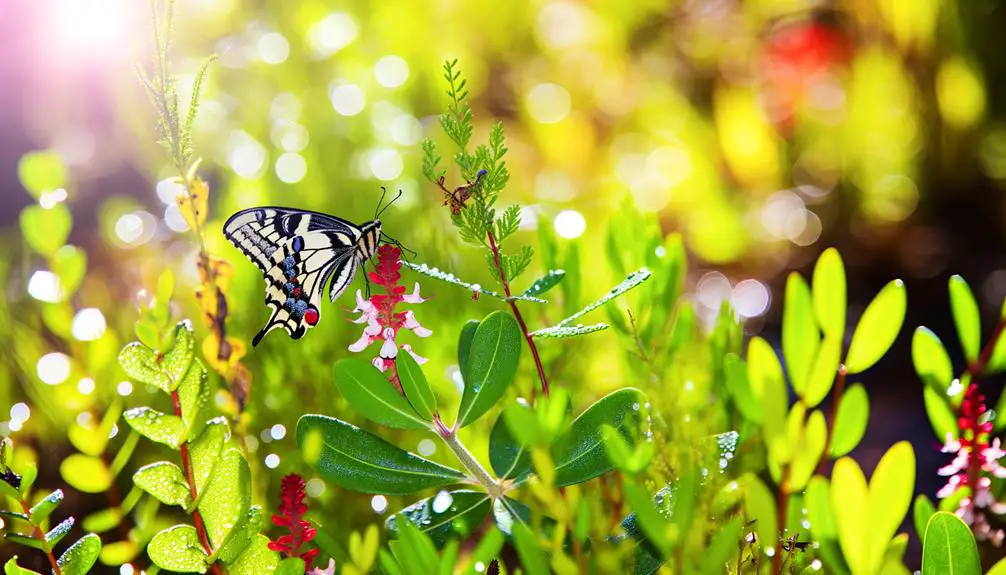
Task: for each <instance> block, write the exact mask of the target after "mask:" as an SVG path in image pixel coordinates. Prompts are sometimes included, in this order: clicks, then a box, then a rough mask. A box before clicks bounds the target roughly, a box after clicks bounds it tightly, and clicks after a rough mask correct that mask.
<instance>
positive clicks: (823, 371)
mask: <svg viewBox="0 0 1006 575" xmlns="http://www.w3.org/2000/svg"><path fill="white" fill-rule="evenodd" d="M841 358H842V340H840V339H838V338H835V337H831V336H825V338H824V340H823V341H822V342H821V346H820V347H819V348H818V349H817V357H816V358H814V364H813V365H812V366H811V372H810V377H809V381H808V382H807V392H806V393H805V394H804V402H805V403H806V404H807V407H815V406H817V405H818V404H819V403H821V402H822V401H824V398H825V397H827V396H828V393H829V392H830V391H831V388H832V386H833V385H834V384H835V377H836V376H837V375H838V363H839V361H840V360H841Z"/></svg>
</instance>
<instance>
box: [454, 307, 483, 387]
mask: <svg viewBox="0 0 1006 575" xmlns="http://www.w3.org/2000/svg"><path fill="white" fill-rule="evenodd" d="M478 327H479V322H478V320H474V319H471V320H468V322H467V323H465V325H464V327H462V328H461V335H460V336H458V369H460V370H461V375H462V377H464V374H466V373H468V356H469V355H471V351H472V340H473V339H475V330H476V329H478Z"/></svg>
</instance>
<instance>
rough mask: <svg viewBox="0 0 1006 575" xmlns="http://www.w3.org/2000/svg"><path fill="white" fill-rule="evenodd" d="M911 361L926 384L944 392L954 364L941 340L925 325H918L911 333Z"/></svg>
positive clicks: (952, 373)
mask: <svg viewBox="0 0 1006 575" xmlns="http://www.w3.org/2000/svg"><path fill="white" fill-rule="evenodd" d="M912 363H913V364H914V365H915V373H917V374H919V377H920V378H921V379H922V381H923V382H924V383H925V384H926V385H927V386H929V387H931V388H932V389H933V390H934V391H936V392H939V393H941V394H943V393H946V391H947V387H949V386H950V382H951V381H953V379H954V366H953V364H952V363H950V355H949V354H947V348H946V347H944V346H943V342H942V341H940V338H939V337H938V336H937V335H936V334H935V333H933V332H932V331H931V330H930V329H929V328H927V327H923V326H919V327H917V328H915V332H914V333H913V334H912Z"/></svg>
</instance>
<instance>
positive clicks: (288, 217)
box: [224, 208, 380, 345]
mask: <svg viewBox="0 0 1006 575" xmlns="http://www.w3.org/2000/svg"><path fill="white" fill-rule="evenodd" d="M365 228H367V229H368V231H369V230H375V229H376V232H377V233H379V231H380V224H378V223H376V222H373V223H369V224H365ZM372 233H373V232H371V233H367V234H364V233H363V232H362V231H361V229H360V228H358V227H357V226H354V225H353V224H351V223H349V222H347V221H345V220H342V219H340V218H336V217H334V216H329V215H326V214H320V213H317V212H307V211H302V210H292V209H287V208H252V209H248V210H243V211H240V212H238V213H236V214H234V215H233V216H231V218H230V219H229V220H228V221H227V223H226V224H224V235H225V236H226V237H227V239H228V240H230V241H231V243H233V244H234V245H235V246H237V247H238V249H240V250H241V251H242V252H244V254H245V255H246V256H248V258H249V259H251V260H252V261H253V262H255V264H256V265H258V266H259V268H260V269H261V270H262V271H263V272H264V275H265V280H266V293H265V296H266V297H265V303H266V304H267V305H269V306H270V307H271V308H272V309H273V313H272V316H271V317H270V318H269V322H268V323H267V324H266V325H265V327H264V328H262V330H261V331H259V333H258V334H257V335H256V336H255V338H254V339H253V340H252V344H253V345H257V344H258V342H259V341H261V339H262V337H263V336H265V334H266V333H268V332H269V331H271V330H273V329H275V328H277V327H282V328H283V329H284V330H286V332H287V333H288V334H290V336H291V337H293V338H294V339H299V338H301V337H303V336H304V334H305V333H306V332H307V330H308V329H310V328H311V327H313V326H314V325H315V324H317V323H318V320H319V317H320V311H319V304H320V301H321V291H322V290H323V289H324V287H325V284H327V283H328V282H329V280H330V279H331V280H332V284H331V289H330V290H329V297H330V298H331V300H332V301H335V298H337V297H338V296H339V295H341V294H342V293H343V292H344V291H345V290H346V288H347V287H348V286H349V285H350V284H351V283H352V281H353V278H354V276H355V274H356V266H357V265H359V264H360V263H362V261H364V260H365V259H366V258H368V257H369V256H370V255H371V254H372V253H373V252H372V251H371V250H367V249H363V250H361V249H360V245H361V238H363V237H364V235H366V236H367V237H366V239H365V240H363V241H364V243H369V240H370V239H371V238H370V236H371V235H372ZM364 256H365V257H364Z"/></svg>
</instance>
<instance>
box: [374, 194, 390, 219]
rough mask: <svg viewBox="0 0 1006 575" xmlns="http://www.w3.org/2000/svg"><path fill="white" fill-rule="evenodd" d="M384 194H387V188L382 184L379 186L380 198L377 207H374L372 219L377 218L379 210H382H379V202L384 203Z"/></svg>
mask: <svg viewBox="0 0 1006 575" xmlns="http://www.w3.org/2000/svg"><path fill="white" fill-rule="evenodd" d="M386 195H388V188H385V187H384V186H381V199H380V200H378V202H377V207H376V208H374V219H375V220H376V219H377V218H379V217H381V212H382V211H383V210H381V204H383V203H384V196H386Z"/></svg>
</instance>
